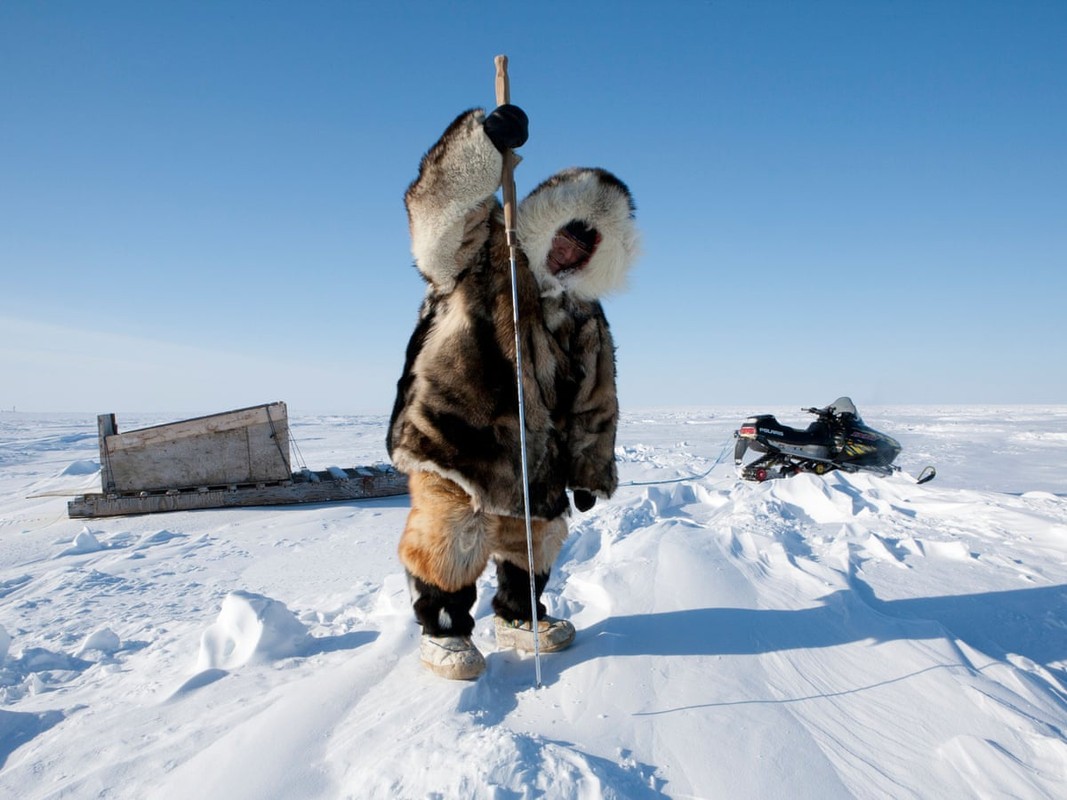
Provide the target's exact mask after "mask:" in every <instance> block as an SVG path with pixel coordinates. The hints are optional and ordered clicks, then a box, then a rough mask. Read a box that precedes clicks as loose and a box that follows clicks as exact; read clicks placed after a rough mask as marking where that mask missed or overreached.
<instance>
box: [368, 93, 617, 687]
mask: <svg viewBox="0 0 1067 800" xmlns="http://www.w3.org/2000/svg"><path fill="white" fill-rule="evenodd" d="M527 127H528V123H527V118H526V115H525V113H524V112H523V111H522V110H521V109H519V108H518V107H516V106H513V105H502V106H499V107H498V108H496V109H495V110H494V111H493V112H492V113H491V114H489V115H488V116H486V115H485V113H484V112H483V111H482V110H481V109H473V110H470V111H467V112H465V113H463V114H461V115H460V116H459V117H458V118H457V119H456V120H455V121H454V122H453V123H452V124H451V125H450V126H449V127H448V129H447V130H446V131H445V132H444V134H443V135H442V137H441V139H440V140H439V141H438V142H437V143H436V144H435V145H434V146H433V147H432V148H431V149H430V151H429V152H428V153H426V155H425V156H424V157H423V159H422V162H421V165H420V168H419V175H418V178H416V180H415V181H414V182H413V183H412V184H411V186H410V187H408V190H407V193H406V195H405V203H406V206H407V212H408V222H409V227H410V231H411V242H412V253H413V255H414V257H415V266H416V267H417V268H418V270H419V272H420V273H421V274H422V277H423V278H424V279H425V280H426V284H427V286H426V296H425V298H424V300H423V303H422V307H421V309H420V311H419V319H418V323H417V325H416V327H415V331H414V333H413V334H412V336H411V340H410V342H409V344H408V348H407V354H406V360H405V364H404V371H403V375H402V376H401V378H400V380H399V382H398V384H397V397H396V404H395V406H394V408H393V414H392V420H391V422H390V427H389V433H388V439H387V446H388V449H389V454H390V456H391V458H392V460H393V463H394V464H395V465H396V467H397V468H398V469H400V470H401V471H403V472H405V473H407V475H408V481H409V489H410V495H411V512H410V514H409V515H408V518H407V523H406V525H405V528H404V531H403V534H402V535H401V539H400V545H399V554H400V560H401V562H402V563H403V565H404V567H405V569H406V571H407V575H408V581H409V587H410V591H411V598H412V604H413V607H414V611H415V617H416V619H417V620H418V622H419V624H420V625H421V626H422V633H423V635H422V637H421V643H420V658H421V660H422V662H423V664H424V665H425V666H426V667H428V668H429V669H430V670H431V671H433V672H435V673H436V674H438V675H442V676H444V677H448V678H456V679H472V678H476V677H478V675H480V674H481V673H482V672H483V671H484V669H485V660H484V658H483V656H482V654H481V653H480V652H479V651H478V649H477V648H476V647H475V646H474V644H473V643H472V641H471V634H472V633H473V631H474V618H473V616H472V615H471V610H472V608H473V606H474V603H475V600H476V590H475V583H476V581H477V579H478V578H479V576H480V575H481V574H482V572H483V571H484V570H485V567H486V566H487V565H488V563H489V560H490V559H492V560H493V561H494V563H495V566H496V574H497V583H498V588H497V592H496V596H495V597H494V598H493V603H492V606H493V610H494V612H495V615H496V616H495V625H496V639H497V645H498V646H500V647H514V648H517V649H520V650H527V651H532V650H533V649H534V636H535V635H536V636H537V637H538V640H537V646H538V649H539V650H541V651H544V652H550V651H553V650H560V649H562V648H564V647H566V646H567V645H569V644H570V643H571V641H572V640H573V638H574V627H573V625H571V623H570V622H567V621H566V620H561V619H555V618H552V617H548V616H545V607H544V605H543V604H542V603H541V601H540V597H541V593H542V592H543V591H544V588H545V585H546V584H547V583H548V578H549V574H550V571H551V568H552V564H553V562H554V561H555V559H556V557H557V556H558V555H559V551H560V549H561V548H562V546H563V542H564V539H566V537H567V521H566V518H567V516H568V515H569V513H570V502H569V500H568V496H567V490H568V489H569V490H571V493H572V495H573V498H574V504H575V506H576V507H577V508H578V509H579V510H580V511H587V510H589V509H590V508H591V507H592V506H593V504H594V502H595V500H596V498H597V497H601V498H607V497H610V496H611V495H612V493H613V492H614V491H615V488H616V486H617V484H618V476H617V472H616V467H615V452H614V451H615V430H616V425H617V422H618V404H617V399H616V392H615V350H614V344H613V342H612V338H611V334H610V332H609V331H608V324H607V320H606V319H605V317H604V311H603V309H602V308H601V305H600V303H599V298H601V297H602V296H603V295H605V294H606V293H607V292H610V291H612V290H613V289H618V288H621V286H622V284H623V282H624V279H625V276H626V273H627V272H628V270H629V268H630V266H631V264H632V262H633V260H634V258H635V257H636V253H637V233H636V230H635V228H634V220H633V217H634V204H633V199H632V198H631V196H630V192H629V190H628V189H627V187H626V186H625V185H624V184H623V183H622V182H621V181H619V180H618V179H617V178H616V177H614V176H613V175H611V174H610V173H608V172H606V171H604V170H601V169H569V170H566V171H564V172H561V173H559V174H557V175H555V176H553V177H552V178H549V179H548V180H547V181H545V182H544V183H542V184H541V185H540V186H538V187H537V188H536V189H535V190H534V191H533V192H531V194H530V195H529V196H528V197H527V198H526V199H525V200H523V201H522V203H520V204H519V208H518V211H517V220H516V225H517V231H516V233H517V241H518V253H517V272H518V281H517V293H518V306H519V309H518V318H519V328H520V332H521V347H522V361H523V377H522V380H523V393H524V400H525V403H524V405H525V418H526V451H527V466H528V473H529V503H530V516H531V519H532V532H533V549H534V557H533V561H534V563H533V564H532V565H531V564H530V563H529V561H528V554H527V546H526V524H525V509H524V500H523V479H522V466H521V463H522V462H521V449H520V435H519V407H518V393H517V387H516V368H515V364H516V358H515V327H514V322H513V311H512V290H511V270H510V258H509V248H508V245H507V241H506V233H505V230H504V222H503V213H502V209H501V206H500V203H499V202H498V200H497V198H496V191H497V189H498V188H499V187H500V182H501V171H502V167H503V153H504V151H506V150H507V149H509V148H515V147H519V146H521V145H522V144H523V143H524V142H525V141H526V137H527ZM531 569H532V571H533V575H534V584H535V594H536V597H537V611H538V614H537V616H538V623H539V624H538V631H537V632H536V633H535V632H534V631H533V624H532V618H533V609H532V608H531V597H530V595H531V592H530V571H531Z"/></svg>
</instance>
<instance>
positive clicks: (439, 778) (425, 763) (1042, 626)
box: [0, 407, 1067, 800]
mask: <svg viewBox="0 0 1067 800" xmlns="http://www.w3.org/2000/svg"><path fill="white" fill-rule="evenodd" d="M861 410H862V411H863V412H864V417H865V419H866V420H867V421H868V422H869V423H870V424H872V425H874V426H875V427H877V428H878V429H879V430H884V431H886V432H888V433H890V434H891V435H894V436H896V437H897V438H899V439H900V441H901V442H902V443H903V444H904V448H905V449H904V452H903V454H902V455H901V458H900V463H901V465H902V466H903V467H904V472H903V473H901V474H899V475H895V476H892V477H890V478H878V477H871V476H867V475H864V474H855V475H845V474H840V473H831V474H829V475H826V476H822V477H817V476H814V475H800V476H796V477H794V478H790V479H788V480H782V481H774V482H770V483H766V484H753V483H744V482H741V481H739V480H738V478H737V476H736V474H735V473H734V471H733V466H732V464H731V463H729V462H730V454H731V453H732V450H731V448H732V440H731V433H732V430H733V428H734V427H735V426H736V424H737V423H738V422H739V421H740V419H742V418H743V417H744V416H745V415H747V414H748V413H752V412H755V411H766V412H769V413H777V414H779V418H780V419H783V421H785V420H789V421H791V422H793V423H794V424H799V423H800V422H801V421H802V420H801V419H800V417H801V415H800V414H798V413H797V412H796V411H794V410H790V409H775V408H768V409H685V410H670V411H643V412H635V413H632V414H629V415H627V416H625V417H624V419H623V425H622V428H621V430H620V436H619V445H618V449H617V455H618V459H619V469H620V483H621V486H620V489H619V492H618V493H617V494H616V496H615V497H614V498H612V499H611V500H607V501H605V500H599V501H598V502H597V504H596V505H595V507H594V508H593V509H592V510H591V511H590V512H588V513H585V514H577V513H576V514H575V515H574V516H573V517H572V520H571V523H572V534H571V537H570V538H569V540H568V541H567V543H566V545H565V547H564V550H563V553H562V556H561V559H560V562H559V564H558V567H557V569H556V570H555V571H554V572H553V575H552V579H551V580H550V582H549V585H548V590H547V592H546V596H545V602H546V605H547V606H548V610H549V613H551V614H556V615H561V616H566V617H569V618H571V619H572V620H573V621H574V622H575V624H576V626H577V628H578V638H577V640H576V642H575V644H574V646H573V647H572V648H571V649H569V650H566V651H563V652H560V653H553V654H545V655H544V656H543V657H542V683H543V685H542V686H541V687H540V688H535V687H534V686H533V682H534V669H533V661H532V658H531V657H530V656H528V655H519V654H516V653H514V652H509V651H498V650H497V649H496V647H495V644H494V641H493V633H492V608H491V605H490V600H491V596H492V591H493V589H494V587H495V578H494V576H493V574H492V571H489V572H487V573H486V574H485V575H484V576H483V578H482V579H481V581H480V583H479V589H480V592H479V598H478V601H477V603H476V606H475V615H476V619H477V627H476V629H475V633H474V639H475V642H476V644H477V645H478V646H479V647H480V648H481V649H482V650H483V652H484V653H486V655H487V660H488V669H487V672H486V674H485V675H484V676H483V677H482V678H481V679H479V680H478V681H477V682H474V683H451V682H447V681H443V680H440V679H437V678H435V677H433V676H431V675H430V674H428V673H427V672H425V671H424V670H422V669H421V668H420V667H419V665H418V660H417V649H418V630H417V628H416V627H415V624H414V621H413V619H412V616H411V611H410V606H409V600H408V597H407V586H406V581H405V578H404V575H403V572H402V570H401V568H400V566H399V564H398V562H397V559H396V555H395V547H396V541H397V537H398V534H399V531H400V529H401V527H402V525H403V522H404V518H405V515H406V514H407V510H408V506H407V499H406V498H404V497H399V498H388V499H382V500H375V501H369V502H352V503H337V504H324V505H317V506H293V507H274V508H249V509H227V510H216V511H198V512H188V513H185V512H183V513H174V514H167V515H155V516H143V517H128V518H115V519H108V520H94V521H92V522H91V523H90V524H88V525H87V524H85V523H84V522H78V521H74V520H69V519H67V518H66V515H65V513H64V510H65V509H64V505H63V503H64V502H65V498H64V497H62V496H60V495H61V494H62V493H63V492H64V491H68V492H75V491H85V488H84V487H85V484H86V481H87V480H91V479H96V480H98V476H96V475H94V474H93V473H91V472H90V466H91V465H93V464H94V463H95V462H94V459H96V458H97V451H96V440H95V429H96V423H95V418H92V417H90V416H88V415H86V416H85V417H83V418H79V419H75V418H72V417H58V418H52V419H46V418H33V419H29V418H27V419H24V420H22V421H21V422H20V423H19V424H15V423H14V422H13V421H12V420H13V417H9V416H8V415H5V418H4V422H3V425H4V427H0V432H3V433H4V434H5V435H7V436H8V437H9V439H10V441H0V454H3V455H0V545H2V549H0V796H8V795H10V796H13V797H14V796H18V797H20V798H23V797H25V798H58V797H98V796H116V797H127V796H128V797H153V798H183V799H184V798H188V797H217V798H223V799H224V800H237V799H239V798H367V797H369V798H377V797H382V798H409V797H413V798H426V797H441V798H444V797H471V798H505V797H508V798H510V797H541V798H573V797H583V798H661V797H672V798H673V797H730V798H755V797H790V798H820V800H821V799H822V798H838V797H840V798H872V800H873V798H884V797H923V798H925V797H975V798H977V797H983V798H985V797H1013V798H1059V797H1063V796H1065V795H1067V733H1065V732H1067V479H1065V478H1064V476H1065V475H1067V409H1065V408H1060V407H1057V408H1045V409H1039V410H1035V409H1001V410H996V409H973V408H970V409H944V408H938V409H928V410H925V411H924V410H922V409H910V408H909V409H861ZM157 416H158V415H143V419H144V420H145V421H146V423H147V422H157V421H165V420H161V419H158V418H157ZM386 422H387V419H386V417H385V416H384V415H379V416H375V417H344V416H330V417H316V418H299V417H296V418H294V420H293V424H292V431H293V434H294V438H295V440H296V442H297V445H298V447H299V450H300V452H301V458H302V459H306V462H307V463H308V464H309V465H311V466H314V467H321V466H322V465H325V464H343V465H345V466H348V465H354V464H356V463H375V462H379V461H382V460H384V458H385V454H384V446H383V441H384V429H385V424H386ZM131 426H132V424H131ZM724 454H725V457H724ZM931 462H933V463H936V464H937V466H938V471H939V476H938V478H937V480H935V481H934V482H933V483H930V484H925V485H922V486H919V485H916V483H915V481H914V478H913V477H912V476H914V475H915V474H917V473H918V472H919V470H920V469H921V468H922V466H924V465H925V464H926V463H931ZM294 463H297V460H294Z"/></svg>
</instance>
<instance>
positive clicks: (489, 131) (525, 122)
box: [482, 103, 530, 153]
mask: <svg viewBox="0 0 1067 800" xmlns="http://www.w3.org/2000/svg"><path fill="white" fill-rule="evenodd" d="M482 127H483V128H484V129H485V135H486V136H488V137H489V141H491V142H492V143H493V146H494V147H496V149H497V150H499V151H500V152H501V153H503V152H504V151H505V150H514V149H515V148H516V147H522V146H523V145H524V144H526V139H527V137H529V135H530V120H529V119H528V118H527V117H526V112H525V111H523V110H522V109H521V108H519V107H518V106H513V105H511V104H510V103H506V104H505V105H502V106H497V107H496V108H494V109H493V110H492V112H491V113H490V114H489V115H488V116H487V117H486V118H485V122H483V123H482Z"/></svg>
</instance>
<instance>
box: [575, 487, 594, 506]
mask: <svg viewBox="0 0 1067 800" xmlns="http://www.w3.org/2000/svg"><path fill="white" fill-rule="evenodd" d="M594 503H596V495H594V494H593V493H592V492H587V491H586V490H585V489H575V490H574V505H575V507H576V508H577V509H578V510H579V511H588V510H589V509H591V508H592V507H593V504H594Z"/></svg>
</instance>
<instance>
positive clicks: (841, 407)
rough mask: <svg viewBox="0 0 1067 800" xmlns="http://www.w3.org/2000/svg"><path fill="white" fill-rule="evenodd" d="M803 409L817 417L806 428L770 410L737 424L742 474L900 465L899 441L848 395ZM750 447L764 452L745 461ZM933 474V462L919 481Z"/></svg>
mask: <svg viewBox="0 0 1067 800" xmlns="http://www.w3.org/2000/svg"><path fill="white" fill-rule="evenodd" d="M802 410H803V411H807V412H809V413H811V414H814V415H815V417H816V419H815V421H814V422H812V423H811V424H810V425H809V426H808V427H807V429H805V430H801V429H799V428H790V427H789V426H788V425H782V424H781V423H780V422H778V420H777V419H775V418H774V416H773V415H771V414H758V415H756V416H754V417H749V418H747V419H746V420H745V421H744V422H743V423H742V424H741V427H740V428H739V429H738V430H736V431H735V432H734V436H735V437H736V438H737V443H736V444H735V445H734V464H736V465H737V466H738V468H739V469H740V470H741V477H742V478H744V479H745V480H750V481H766V480H771V479H772V478H788V477H789V476H791V475H796V474H797V473H798V472H814V473H815V474H816V475H823V474H825V473H827V472H829V471H831V470H834V469H839V470H842V471H844V472H859V471H860V470H864V471H866V472H873V473H875V474H876V475H892V474H893V473H894V472H897V471H898V470H899V469H900V467H898V466H896V465H894V464H893V459H895V458H896V457H897V456H898V455H899V454H900V443H899V442H898V441H897V440H896V439H894V438H893V437H892V436H887V435H886V434H884V433H880V432H879V431H876V430H875V429H874V428H869V427H868V426H867V425H865V424H864V423H863V420H862V419H860V415H859V412H858V411H857V410H856V406H855V404H854V403H853V402H852V400H851V399H849V398H848V397H839V398H838V399H837V400H835V401H834V402H833V403H831V404H830V405H828V406H826V407H825V408H805V409H802ZM749 450H753V451H755V452H756V453H764V455H763V456H761V457H760V458H757V459H756V460H755V461H752V462H750V463H748V464H744V463H743V461H744V456H745V453H746V452H747V451H749ZM935 474H936V472H935V470H934V468H933V467H926V468H925V469H924V470H923V471H922V473H921V474H920V475H919V478H918V482H919V483H926V482H927V481H929V480H932V479H933V477H934V475H935Z"/></svg>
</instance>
